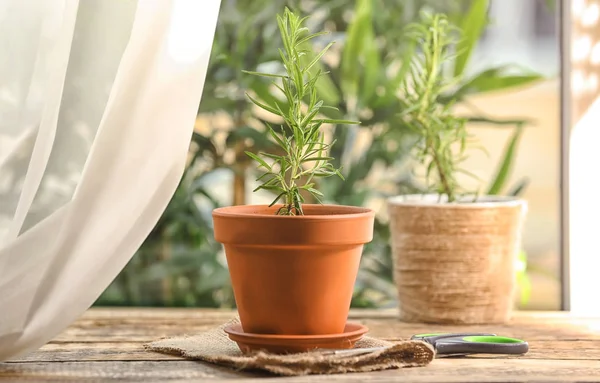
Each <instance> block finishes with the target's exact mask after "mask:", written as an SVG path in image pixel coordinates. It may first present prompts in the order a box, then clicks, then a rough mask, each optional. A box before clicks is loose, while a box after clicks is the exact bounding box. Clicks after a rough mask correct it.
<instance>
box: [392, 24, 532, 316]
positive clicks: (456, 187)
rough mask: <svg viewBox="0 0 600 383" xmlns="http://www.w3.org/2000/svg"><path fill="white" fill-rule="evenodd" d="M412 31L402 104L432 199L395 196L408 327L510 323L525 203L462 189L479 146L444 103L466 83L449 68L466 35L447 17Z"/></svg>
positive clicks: (398, 271) (396, 244) (397, 255)
mask: <svg viewBox="0 0 600 383" xmlns="http://www.w3.org/2000/svg"><path fill="white" fill-rule="evenodd" d="M421 17H422V19H421V20H420V22H419V23H414V24H412V25H410V26H409V28H408V30H407V37H408V38H410V39H411V40H412V41H414V42H415V43H416V44H417V45H418V46H419V47H421V49H420V52H418V54H416V55H415V56H413V58H412V61H411V66H410V71H409V73H408V75H407V76H406V78H405V81H404V84H403V88H402V90H403V92H402V95H401V97H400V100H401V103H402V106H403V110H402V113H401V117H402V119H403V121H404V122H405V123H406V125H407V126H408V127H409V128H410V129H411V130H412V131H413V132H414V137H415V138H416V141H415V142H416V144H415V147H414V156H415V158H416V159H417V161H418V162H419V163H420V164H421V165H422V167H423V168H424V169H425V175H424V177H425V179H426V181H427V182H426V183H427V186H428V190H429V191H430V192H429V194H417V195H403V196H396V197H392V198H390V199H389V201H388V203H389V213H390V226H391V242H392V249H393V253H394V276H395V282H396V285H397V288H398V294H399V295H398V297H399V306H400V316H401V318H402V319H403V320H406V321H423V322H435V323H498V322H504V321H506V320H507V319H509V317H510V313H511V309H512V307H513V304H514V299H513V295H514V292H515V287H516V283H515V280H516V270H515V264H516V260H517V256H518V253H519V250H520V242H521V241H520V237H521V230H522V225H523V220H524V216H525V211H526V202H525V201H523V200H520V199H518V198H512V197H498V196H489V195H483V196H482V195H479V192H478V190H475V191H470V190H466V189H465V188H463V187H461V180H460V178H459V177H460V175H461V174H462V173H467V174H468V172H465V171H464V170H462V169H461V167H460V165H461V162H462V161H463V160H464V159H466V158H467V156H468V153H469V150H470V149H473V148H472V145H471V144H472V143H473V142H471V141H472V138H471V137H470V136H469V133H468V131H467V129H466V126H465V124H466V122H467V121H466V119H464V118H461V117H458V116H456V115H455V113H454V112H453V109H452V102H444V103H442V102H441V101H440V100H441V99H442V97H443V96H444V95H445V94H446V93H447V92H448V90H449V89H451V88H452V87H453V86H455V84H456V83H457V82H458V78H457V77H456V76H454V75H447V73H448V72H450V70H449V69H451V68H449V67H448V66H449V65H451V64H455V62H454V61H453V58H454V57H455V52H456V49H457V47H460V41H461V40H460V38H461V36H460V30H459V29H458V28H455V27H454V26H452V25H451V23H450V22H449V21H448V19H447V17H446V16H445V15H443V14H433V15H432V14H428V13H423V14H422V16H421Z"/></svg>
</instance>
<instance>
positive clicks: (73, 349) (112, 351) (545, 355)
mask: <svg viewBox="0 0 600 383" xmlns="http://www.w3.org/2000/svg"><path fill="white" fill-rule="evenodd" d="M472 358H481V359H508V358H513V359H546V360H552V359H554V360H598V361H600V342H598V341H591V340H580V341H536V342H532V343H531V344H530V350H529V352H528V353H527V354H526V355H523V356H503V355H499V356H493V355H481V356H472ZM100 360H105V361H125V360H135V361H152V360H155V361H158V360H165V361H167V360H181V358H179V357H177V356H172V355H166V354H161V353H155V352H149V351H146V350H145V349H144V348H143V343H134V342H130V343H127V342H121V343H50V344H47V345H46V346H44V347H42V348H41V349H40V350H38V351H37V352H34V353H32V354H30V355H27V356H24V357H22V358H20V359H17V360H15V362H19V363H25V362H74V361H100Z"/></svg>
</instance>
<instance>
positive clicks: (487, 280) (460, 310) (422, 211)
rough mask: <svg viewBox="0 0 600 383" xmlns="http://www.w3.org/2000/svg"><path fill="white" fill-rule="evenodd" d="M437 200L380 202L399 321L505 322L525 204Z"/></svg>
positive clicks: (412, 197) (503, 200)
mask: <svg viewBox="0 0 600 383" xmlns="http://www.w3.org/2000/svg"><path fill="white" fill-rule="evenodd" d="M438 199H439V197H438V196H437V195H425V196H423V195H408V196H398V197H394V198H391V199H390V200H389V201H388V208H389V213H390V230H391V241H392V251H393V259H394V279H395V283H396V285H397V288H398V301H399V307H400V318H401V319H402V320H404V321H409V322H428V323H456V324H477V323H481V324H485V323H502V322H505V321H507V320H508V319H509V318H510V314H511V312H512V307H513V305H514V293H515V291H516V268H515V264H516V261H517V256H518V254H519V251H520V250H521V231H522V227H523V222H524V217H525V214H526V210H527V204H526V202H525V201H523V200H520V199H515V198H510V197H498V196H489V197H488V196H486V197H480V198H479V199H478V201H477V202H467V201H464V202H460V203H444V202H442V203H440V202H439V201H438Z"/></svg>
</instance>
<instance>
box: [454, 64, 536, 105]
mask: <svg viewBox="0 0 600 383" xmlns="http://www.w3.org/2000/svg"><path fill="white" fill-rule="evenodd" d="M507 69H509V68H508V67H507V66H501V67H495V68H490V69H487V70H484V71H483V72H480V73H478V74H476V75H475V76H473V77H472V78H471V79H470V80H468V81H467V82H466V83H465V84H463V85H462V86H461V87H460V88H459V89H458V90H457V91H456V92H455V93H454V94H453V96H451V98H452V99H460V98H462V97H464V96H466V95H469V94H475V93H485V92H491V91H499V90H504V89H509V88H513V87H517V86H524V85H528V84H532V83H534V82H537V81H539V80H541V79H542V78H543V76H542V75H540V74H538V73H525V74H515V75H509V74H504V72H506V70H507Z"/></svg>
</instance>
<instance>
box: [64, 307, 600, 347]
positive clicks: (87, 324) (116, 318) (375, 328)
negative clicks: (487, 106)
mask: <svg viewBox="0 0 600 383" xmlns="http://www.w3.org/2000/svg"><path fill="white" fill-rule="evenodd" d="M169 312H170V311H168V309H133V310H124V309H120V310H115V311H114V312H113V311H110V310H107V309H101V310H91V311H90V312H88V313H86V314H85V315H84V316H83V317H82V318H81V319H79V320H78V321H77V322H75V323H74V324H73V325H72V326H71V327H69V329H67V330H66V331H65V332H63V333H62V334H60V335H59V336H58V337H57V338H55V340H54V341H55V342H120V341H122V342H132V341H134V342H149V341H152V340H154V339H157V338H161V337H170V336H177V335H183V334H195V333H198V332H202V331H206V330H208V329H210V328H212V327H214V326H217V325H219V324H222V323H224V322H226V321H227V320H229V319H231V318H233V317H234V316H235V314H234V313H233V312H232V311H229V310H227V311H223V310H215V311H209V310H201V309H176V310H174V311H173V314H172V315H171V314H169ZM352 314H353V315H352V317H351V320H354V321H357V322H361V323H363V324H365V325H367V326H368V327H369V329H370V333H371V334H372V335H374V336H379V337H385V338H398V339H401V338H409V337H410V336H412V335H414V334H419V333H424V332H458V331H464V330H465V329H468V331H476V332H492V333H497V334H502V335H504V336H510V337H516V338H521V339H526V340H528V341H536V340H578V339H597V340H600V320H599V319H593V318H592V319H586V318H576V317H571V316H569V315H564V314H558V315H555V316H551V315H549V314H545V313H534V314H531V315H525V314H524V313H519V315H518V316H516V317H515V318H514V320H513V321H511V322H510V323H509V324H505V325H476V326H469V327H465V326H442V325H428V324H420V323H403V322H400V321H399V320H397V319H396V317H395V316H390V315H389V312H387V314H386V316H382V317H381V318H376V316H377V315H375V314H372V313H369V312H366V314H365V315H363V314H361V313H360V312H356V311H354V312H352Z"/></svg>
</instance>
